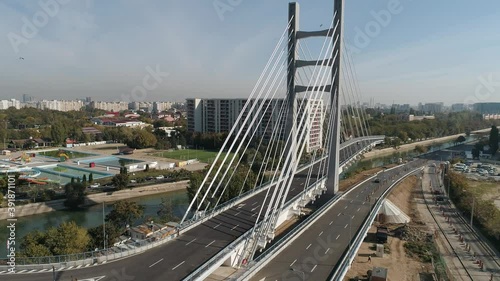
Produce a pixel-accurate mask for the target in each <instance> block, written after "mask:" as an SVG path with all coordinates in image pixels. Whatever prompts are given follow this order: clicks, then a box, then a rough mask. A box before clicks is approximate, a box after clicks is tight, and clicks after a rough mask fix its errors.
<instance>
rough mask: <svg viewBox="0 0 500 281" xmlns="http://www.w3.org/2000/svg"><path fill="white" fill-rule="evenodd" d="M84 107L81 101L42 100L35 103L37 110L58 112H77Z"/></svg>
mask: <svg viewBox="0 0 500 281" xmlns="http://www.w3.org/2000/svg"><path fill="white" fill-rule="evenodd" d="M83 106H84V103H83V101H81V100H42V101H39V102H38V103H37V108H39V109H50V110H58V111H73V110H74V111H79V110H81V109H82V107H83Z"/></svg>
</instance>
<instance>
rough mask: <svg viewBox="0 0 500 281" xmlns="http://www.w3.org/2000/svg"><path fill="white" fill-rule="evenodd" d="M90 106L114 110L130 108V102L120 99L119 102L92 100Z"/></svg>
mask: <svg viewBox="0 0 500 281" xmlns="http://www.w3.org/2000/svg"><path fill="white" fill-rule="evenodd" d="M90 106H91V107H92V108H95V109H101V110H106V111H113V112H120V111H124V110H128V102H124V101H118V102H107V101H92V102H91V103H90Z"/></svg>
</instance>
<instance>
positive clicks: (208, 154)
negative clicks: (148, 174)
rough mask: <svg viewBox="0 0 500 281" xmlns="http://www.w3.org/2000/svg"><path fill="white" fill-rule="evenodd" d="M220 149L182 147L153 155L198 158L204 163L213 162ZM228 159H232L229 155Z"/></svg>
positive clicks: (173, 157) (172, 157)
mask: <svg viewBox="0 0 500 281" xmlns="http://www.w3.org/2000/svg"><path fill="white" fill-rule="evenodd" d="M217 153H219V152H218V151H208V150H196V149H181V150H173V151H164V152H158V153H154V154H153V156H157V157H164V158H171V159H177V160H190V159H198V160H199V161H200V162H203V163H212V162H213V161H214V160H215V157H217ZM225 155H226V153H222V155H221V157H219V159H224V158H223V157H224V156H225ZM233 155H234V153H231V154H230V155H229V156H230V157H232V156H233ZM228 159H231V158H229V157H228Z"/></svg>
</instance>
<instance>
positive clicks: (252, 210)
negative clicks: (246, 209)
mask: <svg viewBox="0 0 500 281" xmlns="http://www.w3.org/2000/svg"><path fill="white" fill-rule="evenodd" d="M259 207H260V205H258V206H257V207H255V208H253V209H251V210H250V211H252V212H253V211H255V209H257V208H259Z"/></svg>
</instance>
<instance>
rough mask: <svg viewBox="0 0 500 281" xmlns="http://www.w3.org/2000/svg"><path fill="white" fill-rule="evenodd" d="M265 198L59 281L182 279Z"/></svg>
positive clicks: (239, 229) (345, 152)
mask: <svg viewBox="0 0 500 281" xmlns="http://www.w3.org/2000/svg"><path fill="white" fill-rule="evenodd" d="M365 144H366V143H365V142H358V143H354V144H352V145H351V146H349V147H344V149H342V151H341V154H340V163H342V162H344V161H345V160H346V159H347V157H348V156H349V155H353V154H354V152H357V151H359V150H360V149H361V148H362V147H363V146H364V145H365ZM319 166H320V164H319V163H317V164H315V165H314V166H313V171H312V175H311V182H310V183H311V185H312V184H314V181H315V179H316V178H317V173H318V170H319ZM308 171H309V169H306V170H304V171H302V172H300V173H298V174H297V175H296V176H295V177H294V180H293V183H292V185H291V187H290V192H289V193H288V197H287V201H288V200H290V199H291V198H293V197H295V196H296V195H298V194H299V193H300V192H302V191H303V189H304V184H305V182H306V180H307V174H308ZM325 196H326V195H325ZM264 197H265V192H260V193H257V194H256V195H254V196H253V197H250V198H249V199H246V200H245V201H243V202H241V203H240V204H238V205H236V206H234V207H232V208H230V209H228V210H227V211H225V212H223V213H221V214H219V215H217V216H215V217H213V218H211V219H209V220H207V221H206V222H204V223H202V224H200V225H198V226H197V227H195V228H193V229H191V230H188V231H186V232H184V233H181V235H180V236H179V237H177V238H176V239H174V240H173V241H170V242H168V243H166V244H164V245H162V246H159V247H157V248H153V249H151V250H148V251H146V252H144V253H142V254H139V255H137V256H133V257H129V258H125V259H122V260H118V261H114V262H110V263H106V264H103V265H100V266H90V267H82V268H78V269H75V268H73V269H72V270H65V269H63V270H58V271H56V280H67V279H68V280H71V279H70V278H71V277H75V278H78V280H82V279H89V278H94V277H101V276H105V277H104V278H101V279H100V280H101V281H114V280H120V281H122V280H124V281H127V280H148V281H155V280H158V281H164V280H168V281H174V280H182V279H183V278H184V277H186V276H187V275H189V274H190V273H191V272H193V271H194V270H195V269H196V268H198V267H199V266H200V265H202V264H204V263H205V262H206V261H208V260H209V259H210V258H211V257H213V256H214V255H216V254H217V253H218V252H220V251H221V250H223V249H224V248H225V247H226V246H227V245H229V244H230V243H231V242H233V241H234V240H236V239H237V238H238V237H239V236H241V235H242V234H244V233H245V232H247V231H248V230H249V229H251V228H252V227H253V226H254V224H255V221H256V219H257V215H258V212H259V210H260V207H261V204H262V202H264ZM260 219H262V218H259V220H260ZM2 278H5V275H0V280H3V279H2ZM51 278H52V272H45V273H29V274H24V273H17V274H10V275H9V276H8V280H10V281H17V280H22V281H26V280H33V281H46V280H51ZM6 280H7V279H6Z"/></svg>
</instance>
